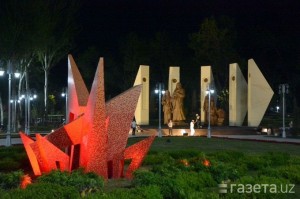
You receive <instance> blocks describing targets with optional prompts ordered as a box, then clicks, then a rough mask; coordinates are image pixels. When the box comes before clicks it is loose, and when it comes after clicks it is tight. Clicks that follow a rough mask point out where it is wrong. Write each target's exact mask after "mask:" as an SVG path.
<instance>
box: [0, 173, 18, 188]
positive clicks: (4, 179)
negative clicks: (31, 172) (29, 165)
mask: <svg viewBox="0 0 300 199" xmlns="http://www.w3.org/2000/svg"><path fill="white" fill-rule="evenodd" d="M23 175H24V173H23V171H21V170H18V171H14V172H10V173H0V189H4V190H9V189H13V188H17V187H19V185H20V180H21V177H22V176H23Z"/></svg>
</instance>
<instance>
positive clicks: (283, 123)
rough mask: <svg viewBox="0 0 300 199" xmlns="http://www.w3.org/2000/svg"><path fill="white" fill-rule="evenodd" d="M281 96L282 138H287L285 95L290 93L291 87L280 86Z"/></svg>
mask: <svg viewBox="0 0 300 199" xmlns="http://www.w3.org/2000/svg"><path fill="white" fill-rule="evenodd" d="M278 93H279V94H282V137H283V138H286V132H285V108H286V107H285V94H288V93H289V85H288V84H280V85H279V92H278Z"/></svg>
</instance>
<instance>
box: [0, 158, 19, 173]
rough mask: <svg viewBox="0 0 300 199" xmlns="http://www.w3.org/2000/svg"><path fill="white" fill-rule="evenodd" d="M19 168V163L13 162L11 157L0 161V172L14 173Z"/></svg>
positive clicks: (17, 161)
mask: <svg viewBox="0 0 300 199" xmlns="http://www.w3.org/2000/svg"><path fill="white" fill-rule="evenodd" d="M20 168H21V162H20V161H19V160H15V159H13V158H12V157H5V158H3V159H1V161H0V170H1V171H5V172H6V171H15V170H18V169H20Z"/></svg>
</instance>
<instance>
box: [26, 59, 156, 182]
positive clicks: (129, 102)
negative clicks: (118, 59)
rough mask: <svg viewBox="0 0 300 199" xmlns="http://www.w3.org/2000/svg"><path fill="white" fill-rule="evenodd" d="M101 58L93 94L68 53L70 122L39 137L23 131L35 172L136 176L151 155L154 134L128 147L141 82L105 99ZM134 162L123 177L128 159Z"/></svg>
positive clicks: (109, 176) (39, 173)
mask: <svg viewBox="0 0 300 199" xmlns="http://www.w3.org/2000/svg"><path fill="white" fill-rule="evenodd" d="M103 62H104V61H103V58H100V60H99V64H98V67H97V71H96V75H95V78H94V82H93V85H92V89H91V92H90V94H89V92H88V90H87V88H86V86H85V83H84V81H83V79H82V77H81V74H80V72H79V70H78V68H77V66H76V64H75V62H74V60H73V58H72V56H71V55H69V57H68V99H69V100H68V114H69V115H68V118H69V122H68V123H67V124H66V125H64V126H63V127H61V128H59V129H57V130H55V131H54V132H52V133H50V134H48V135H47V136H45V137H42V136H41V135H39V134H36V141H34V140H32V139H31V138H30V137H28V136H27V135H25V134H24V133H22V132H20V136H21V139H22V141H23V144H24V146H25V149H26V152H27V155H28V158H29V160H30V163H31V166H32V169H33V172H34V174H35V175H41V174H42V173H44V172H49V171H51V170H53V169H60V170H66V171H71V170H73V169H77V168H79V167H82V168H84V169H85V171H86V172H95V173H97V174H98V175H101V176H103V177H104V178H105V179H108V178H120V177H124V176H125V177H126V178H131V177H132V172H133V171H135V170H136V169H138V168H139V167H140V165H141V163H142V161H143V159H144V157H145V155H146V154H147V152H148V150H149V148H150V146H151V144H152V142H153V140H154V138H155V137H154V136H151V137H149V138H147V139H145V140H142V141H140V142H138V143H136V144H134V145H132V146H129V147H128V148H126V146H127V139H128V132H129V130H130V124H131V121H132V119H133V117H134V112H135V108H136V104H137V101H138V98H139V96H140V92H141V85H139V86H135V87H133V88H131V89H129V90H127V91H125V92H124V93H122V94H120V95H118V96H117V97H115V98H113V99H111V100H109V101H108V102H106V103H105V95H104V94H105V93H104V63H103ZM125 159H131V163H130V165H129V167H128V169H127V171H126V172H125V175H124V160H125Z"/></svg>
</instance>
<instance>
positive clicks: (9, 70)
mask: <svg viewBox="0 0 300 199" xmlns="http://www.w3.org/2000/svg"><path fill="white" fill-rule="evenodd" d="M4 73H5V70H4V69H3V68H2V67H0V76H3V75H4ZM12 73H13V66H12V63H11V62H10V61H9V62H8V64H7V74H8V100H7V101H8V116H7V131H6V146H11V79H12V77H11V75H12ZM14 75H15V77H16V78H18V77H20V73H19V72H18V71H16V72H15V73H14Z"/></svg>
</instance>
